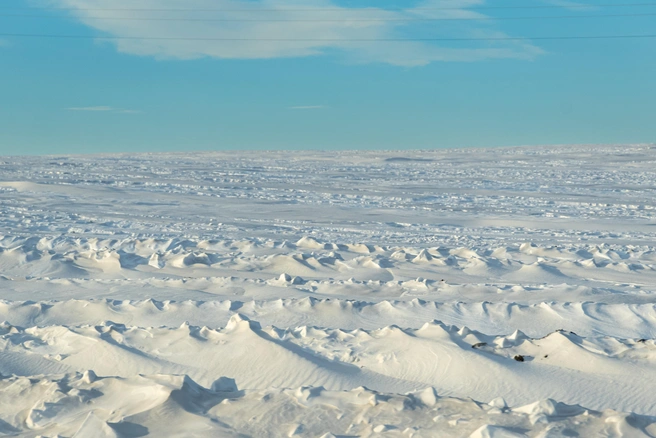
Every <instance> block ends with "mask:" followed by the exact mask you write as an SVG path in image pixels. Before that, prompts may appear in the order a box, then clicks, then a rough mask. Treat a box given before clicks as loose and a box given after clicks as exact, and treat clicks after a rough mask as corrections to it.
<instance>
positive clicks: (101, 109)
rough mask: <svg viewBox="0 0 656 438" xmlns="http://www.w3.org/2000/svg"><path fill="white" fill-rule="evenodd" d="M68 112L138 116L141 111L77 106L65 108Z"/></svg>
mask: <svg viewBox="0 0 656 438" xmlns="http://www.w3.org/2000/svg"><path fill="white" fill-rule="evenodd" d="M66 110H68V111H89V112H111V113H122V114H138V113H140V112H141V111H139V110H132V109H125V108H114V107H111V106H78V107H70V108H66Z"/></svg>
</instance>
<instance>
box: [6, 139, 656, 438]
mask: <svg viewBox="0 0 656 438" xmlns="http://www.w3.org/2000/svg"><path fill="white" fill-rule="evenodd" d="M1 321H5V322H2V323H1V324H0V435H9V436H30V437H36V436H67V437H69V436H70V437H72V436H77V437H86V436H108V437H137V436H147V435H148V436H180V437H183V436H184V437H187V436H207V437H215V436H253V437H266V436H271V437H279V436H280V437H287V436H299V437H319V436H325V437H331V436H408V437H409V436H415V437H425V436H445V437H448V436H454V437H467V436H471V437H515V436H535V437H538V436H539V437H552V436H553V437H556V436H629V437H633V436H656V416H655V415H656V395H655V394H656V381H655V380H654V379H653V376H654V375H655V373H656V341H655V338H656V145H648V144H645V145H613V146H597V145H590V146H575V147H570V146H568V147H532V148H528V147H527V148H499V149H485V150H476V149H462V150H449V151H445V150H436V151H410V152H408V151H389V152H381V151H376V152H374V151H369V152H367V151H358V152H240V153H236V152H232V153H229V152H212V153H180V154H173V153H165V154H124V155H103V156H57V157H55V156H44V157H0V322H1Z"/></svg>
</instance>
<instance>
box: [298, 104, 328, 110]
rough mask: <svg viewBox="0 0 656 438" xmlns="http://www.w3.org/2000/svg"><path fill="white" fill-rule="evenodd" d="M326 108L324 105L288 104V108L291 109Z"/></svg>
mask: <svg viewBox="0 0 656 438" xmlns="http://www.w3.org/2000/svg"><path fill="white" fill-rule="evenodd" d="M323 108H326V106H325V105H300V106H290V107H289V109H292V110H316V109H323Z"/></svg>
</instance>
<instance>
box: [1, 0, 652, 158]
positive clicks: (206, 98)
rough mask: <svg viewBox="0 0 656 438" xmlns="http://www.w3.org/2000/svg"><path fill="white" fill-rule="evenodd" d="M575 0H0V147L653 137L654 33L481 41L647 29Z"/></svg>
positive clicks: (614, 11)
mask: <svg viewBox="0 0 656 438" xmlns="http://www.w3.org/2000/svg"><path fill="white" fill-rule="evenodd" d="M619 3H620V4H621V3H622V2H619ZM583 4H587V5H593V3H592V2H587V3H586V2H583V1H582V2H577V3H574V2H569V1H560V0H552V1H546V0H544V1H542V0H522V1H514V2H512V1H510V0H508V1H506V0H499V1H495V2H491V1H487V2H486V1H483V0H425V1H412V0H404V1H400V0H384V1H382V0H378V1H369V0H346V1H329V0H269V1H261V0H184V1H183V0H113V1H109V0H30V1H21V0H3V1H2V3H0V33H1V34H4V35H5V36H0V84H1V85H0V154H3V155H6V154H63V153H96V152H123V151H172V150H178V151H180V150H181V151H186V150H189V151H193V150H214V149H216V150H225V149H227V150H234V149H356V148H363V149H376V148H378V149H425V148H442V147H469V146H475V147H488V146H504V145H508V146H513V145H533V144H571V143H620V142H632V143H636V142H654V141H656V123H654V120H655V119H656V117H655V116H656V109H655V108H656V106H655V104H654V102H656V80H654V77H656V38H644V39H608V40H602V39H600V40H540V39H535V40H489V38H508V37H512V38H514V37H522V38H524V37H552V36H602V35H646V34H656V15H650V14H656V3H654V4H652V5H643V6H625V7H620V6H613V7H610V6H605V7H594V6H590V7H581V5H583ZM625 4H628V2H627V3H625ZM503 6H523V7H524V8H523V9H504V8H501V7H503ZM490 7H492V8H490ZM486 8H487V9H486ZM109 9H111V10H109ZM134 9H139V10H138V11H136V10H134ZM164 9H166V10H164ZM179 9H187V10H186V11H180V10H179ZM599 15H614V16H612V17H599ZM617 15H623V16H617ZM626 15H631V16H626ZM522 17H540V18H534V19H523V18H522ZM545 17H561V18H545ZM565 17H566V18H565ZM15 34H22V35H25V34H27V35H60V36H76V37H82V38H52V37H48V38H44V37H36V36H30V37H27V36H12V35H15ZM117 36H118V37H126V36H128V37H146V38H151V37H156V38H163V39H98V37H117ZM445 38H446V39H449V38H482V39H488V40H476V41H426V39H445ZM390 40H392V41H390ZM399 40H401V41H399ZM422 40H423V41H422Z"/></svg>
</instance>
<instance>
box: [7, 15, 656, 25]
mask: <svg viewBox="0 0 656 438" xmlns="http://www.w3.org/2000/svg"><path fill="white" fill-rule="evenodd" d="M654 16H656V13H636V14H598V15H550V16H522V17H438V18H429V17H407V18H400V17H395V18H343V19H306V18H303V19H275V18H274V19H269V18H267V19H250V18H248V19H245V18H193V17H191V18H190V17H186V18H178V17H174V18H171V17H101V16H83V17H71V18H84V19H87V20H117V21H122V20H127V21H181V22H183V21H190V22H194V21H198V22H311V23H338V22H353V23H368V22H415V21H419V22H433V21H496V20H504V21H505V20H551V19H581V18H583V19H589V18H592V19H594V18H620V17H654ZM0 17H25V18H62V17H60V16H53V15H24V14H2V13H0Z"/></svg>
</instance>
